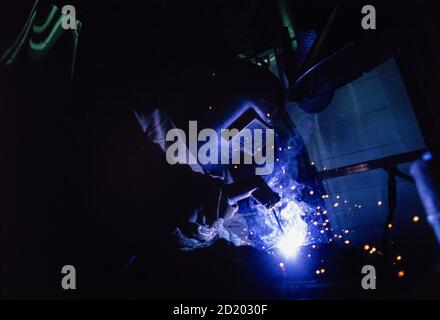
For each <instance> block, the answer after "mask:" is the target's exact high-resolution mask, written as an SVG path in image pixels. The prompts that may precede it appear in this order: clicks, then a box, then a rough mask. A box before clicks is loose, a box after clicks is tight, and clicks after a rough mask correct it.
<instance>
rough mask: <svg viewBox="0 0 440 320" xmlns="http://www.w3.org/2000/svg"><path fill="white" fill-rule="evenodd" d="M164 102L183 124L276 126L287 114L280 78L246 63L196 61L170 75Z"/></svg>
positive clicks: (225, 126) (249, 126) (262, 68)
mask: <svg viewBox="0 0 440 320" xmlns="http://www.w3.org/2000/svg"><path fill="white" fill-rule="evenodd" d="M172 80H173V81H172V82H171V83H172V84H171V85H169V86H167V91H168V94H166V95H165V97H164V99H162V101H161V102H162V103H163V104H162V106H165V112H167V113H168V114H169V115H170V117H171V118H172V119H173V121H174V122H175V123H176V125H177V126H178V127H179V128H186V127H187V126H188V121H191V120H192V121H194V120H195V121H197V125H198V128H199V130H200V129H203V128H212V129H214V130H216V131H217V132H218V133H220V131H221V130H222V129H237V130H238V131H241V130H243V129H245V128H249V129H266V128H274V127H275V126H276V125H277V123H278V121H279V120H280V119H281V116H282V114H283V112H284V91H283V88H282V85H281V82H280V81H279V79H278V78H277V77H276V76H275V75H273V74H272V73H271V72H270V71H269V70H267V69H266V68H265V67H263V66H258V65H254V64H251V63H248V62H244V61H230V60H229V61H221V62H220V61H219V60H216V61H214V62H213V61H212V60H211V61H200V60H198V61H196V62H195V63H193V64H187V65H185V66H184V67H182V68H181V69H180V70H179V72H177V73H175V74H174V76H172Z"/></svg>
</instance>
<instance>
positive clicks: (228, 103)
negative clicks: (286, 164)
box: [163, 61, 284, 207]
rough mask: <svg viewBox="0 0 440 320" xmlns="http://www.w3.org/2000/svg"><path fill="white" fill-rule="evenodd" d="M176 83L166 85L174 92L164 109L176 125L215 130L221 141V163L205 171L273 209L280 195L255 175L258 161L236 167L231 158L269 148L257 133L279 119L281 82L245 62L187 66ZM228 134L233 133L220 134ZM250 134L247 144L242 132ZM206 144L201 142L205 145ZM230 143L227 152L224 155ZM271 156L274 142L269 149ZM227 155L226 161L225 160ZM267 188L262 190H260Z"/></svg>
mask: <svg viewBox="0 0 440 320" xmlns="http://www.w3.org/2000/svg"><path fill="white" fill-rule="evenodd" d="M173 80H174V81H173V84H172V85H170V86H168V88H169V89H170V90H172V94H169V95H166V96H165V100H163V101H166V105H167V109H166V110H165V111H166V112H167V113H168V114H169V115H170V117H171V118H172V119H173V121H174V122H175V123H176V126H177V127H179V128H182V129H183V131H186V132H188V131H187V130H185V128H187V127H188V122H189V121H196V122H197V129H198V130H202V129H205V128H210V129H213V130H215V131H216V133H217V135H218V137H219V139H218V141H217V142H218V145H217V150H218V154H219V159H218V163H209V164H202V167H203V169H204V170H205V172H207V173H210V174H213V173H219V172H225V168H226V169H227V170H226V171H227V172H229V175H230V178H231V180H232V181H234V183H237V182H242V183H243V184H245V185H248V186H250V187H249V188H247V186H244V187H243V188H238V189H239V190H246V189H251V190H252V195H254V196H255V195H258V194H260V193H261V195H260V196H259V197H258V198H259V199H257V200H259V201H260V202H261V203H262V204H264V205H265V206H266V207H272V206H273V205H274V203H276V202H277V201H278V200H279V197H278V195H277V194H275V193H272V192H269V191H271V190H270V188H269V187H267V185H266V184H265V183H264V180H263V179H262V178H261V177H255V172H256V170H255V167H256V164H255V162H252V163H251V164H246V163H245V164H243V163H242V162H240V163H236V162H235V163H234V159H233V155H234V154H235V153H234V152H235V151H237V150H233V148H234V147H235V148H236V147H237V146H238V148H239V152H240V154H241V156H240V159H242V160H243V159H244V157H245V154H247V155H248V156H251V157H253V156H255V155H256V153H258V152H259V151H261V149H266V150H265V151H268V150H267V146H268V145H267V143H268V141H266V138H267V135H266V134H263V135H262V136H261V138H262V139H258V141H257V139H256V138H255V136H254V133H255V132H256V131H258V130H260V132H267V130H273V129H274V128H275V127H276V125H277V123H278V121H279V120H280V118H281V116H282V113H283V107H284V92H283V89H282V86H281V83H280V81H279V80H278V78H276V77H275V76H274V75H273V74H272V73H271V72H270V71H268V70H266V69H265V68H264V67H261V66H257V65H253V64H250V63H245V62H241V61H238V62H237V61H234V62H230V61H228V62H225V63H219V62H218V61H217V62H216V63H201V62H200V61H198V63H196V64H192V65H191V66H185V67H184V68H182V70H180V71H179V72H178V73H176V74H175V75H174V76H173ZM225 130H228V131H229V133H231V134H230V135H228V136H225V135H223V134H222V132H224V131H225ZM245 131H246V132H251V134H252V136H251V137H250V138H251V139H252V140H253V142H257V143H252V144H247V143H246V140H245V139H243V137H244V136H245V135H243V132H245ZM204 143H205V142H204V141H198V146H199V147H201V146H202V145H203V144H204ZM225 144H227V145H228V146H229V147H228V148H229V150H230V151H231V152H229V153H228V154H227V155H225V154H224V153H222V147H223V148H224V145H225ZM269 148H270V149H271V150H269V151H270V152H272V153H273V151H274V150H273V149H274V146H273V143H271V145H270V146H269ZM225 157H226V158H225ZM262 190H264V192H263V191H262Z"/></svg>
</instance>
